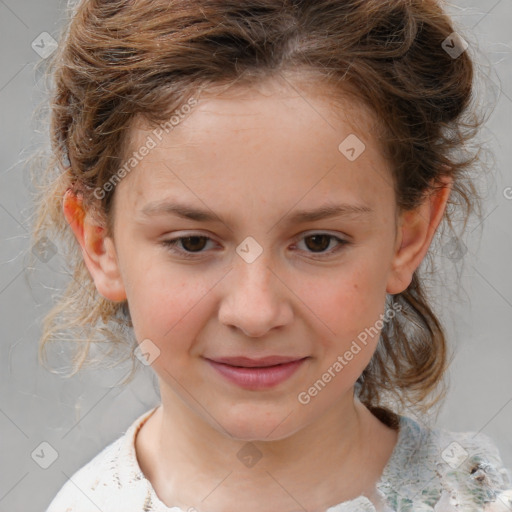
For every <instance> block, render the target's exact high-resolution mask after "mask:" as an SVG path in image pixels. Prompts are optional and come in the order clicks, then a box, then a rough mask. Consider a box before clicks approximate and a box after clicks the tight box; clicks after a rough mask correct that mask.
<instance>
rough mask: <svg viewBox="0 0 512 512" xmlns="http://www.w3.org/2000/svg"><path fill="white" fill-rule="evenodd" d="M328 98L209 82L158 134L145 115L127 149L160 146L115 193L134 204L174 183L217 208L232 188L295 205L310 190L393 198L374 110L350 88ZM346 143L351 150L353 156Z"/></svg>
mask: <svg viewBox="0 0 512 512" xmlns="http://www.w3.org/2000/svg"><path fill="white" fill-rule="evenodd" d="M332 99H333V98H332V97H329V95H328V92H326V91H325V90H322V89H319V88H318V89H316V90H315V89H314V88H313V87H312V86H306V87H304V86H302V87H299V86H298V85H296V84H291V83H288V82H286V81H280V82H278V81H269V82H266V83H264V84H260V86H259V87H257V88H256V87H253V88H238V89H231V90H229V91H227V92H223V93H219V92H217V91H208V92H207V93H206V94H205V93H204V92H203V94H202V95H201V97H200V98H199V101H198V103H197V104H196V105H195V106H193V107H192V109H191V112H190V113H188V114H187V115H185V116H183V117H182V118H181V120H180V122H179V124H176V125H174V126H173V127H172V129H171V130H162V129H160V132H158V134H159V136H158V137H157V136H156V133H157V132H155V130H158V129H159V128H158V127H157V128H155V127H154V126H148V125H147V124H146V123H144V120H143V119H140V118H139V119H138V120H136V122H134V124H133V126H132V129H131V138H130V146H129V151H128V155H127V157H129V156H130V155H132V154H133V152H140V149H141V148H142V147H143V146H144V145H148V141H149V139H151V140H152V141H153V143H152V144H150V145H151V146H154V147H152V149H151V150H150V151H149V152H148V153H147V154H146V155H145V156H144V157H143V158H142V159H141V160H140V162H138V164H137V166H136V167H135V168H134V170H133V171H132V172H131V173H130V174H129V175H128V176H127V177H126V178H123V180H122V181H121V183H120V184H119V185H118V189H119V190H117V191H116V195H118V194H120V195H122V196H123V199H125V200H129V203H130V208H132V209H133V208H135V209H141V208H142V207H143V206H144V204H145V203H147V202H148V201H149V200H152V201H153V200H155V199H162V198H164V197H166V196H169V195H170V194H171V193H175V194H178V195H185V196H187V197H188V198H191V199H195V202H196V204H198V201H199V200H200V198H204V199H208V201H209V202H210V204H212V207H213V206H215V207H219V208H221V207H223V208H225V207H226V199H228V198H233V199H234V198H235V197H236V198H237V199H238V200H241V199H242V198H243V199H244V200H247V201H250V202H254V201H258V200H260V199H263V200H264V203H265V204H273V203H275V202H278V203H279V202H281V203H282V204H283V207H290V206H291V204H292V203H296V202H297V201H299V200H301V198H302V197H305V196H306V195H307V196H308V197H309V198H315V197H319V198H327V199H334V197H336V198H339V199H344V198H346V199H347V200H348V199H360V200H361V201H362V202H366V203H367V204H368V203H370V204H372V205H374V206H376V207H378V204H379V203H383V202H386V201H389V199H390V197H391V198H392V195H391V196H390V194H392V193H393V187H392V178H391V173H390V169H389V165H388V163H387V162H386V161H385V160H384V159H383V157H382V154H381V151H380V144H379V141H377V140H375V138H374V136H373V135H372V127H373V123H374V121H375V120H374V119H373V117H372V116H371V114H370V113H369V112H368V110H366V109H365V108H363V107H362V106H361V105H360V104H358V103H355V102H354V101H352V100H351V99H350V98H349V97H347V99H346V100H343V99H340V98H336V101H332ZM161 132H163V133H161ZM347 149H348V150H350V149H354V150H355V152H356V155H355V156H356V158H355V159H353V158H348V157H347V155H348V156H351V157H353V156H354V151H352V153H350V152H349V153H347ZM340 195H341V196H343V197H340ZM194 196H195V197H194ZM242 202H243V201H242Z"/></svg>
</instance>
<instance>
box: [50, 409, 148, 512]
mask: <svg viewBox="0 0 512 512" xmlns="http://www.w3.org/2000/svg"><path fill="white" fill-rule="evenodd" d="M154 410H155V409H152V410H151V411H148V412H146V413H144V414H143V415H141V416H139V417H138V418H137V419H136V420H135V421H134V422H133V423H132V424H131V425H130V427H129V428H128V429H127V431H126V432H125V434H123V435H122V436H121V437H119V438H118V439H117V440H115V441H114V442H112V443H111V444H109V445H108V446H106V447H105V448H104V449H103V450H102V451H101V452H100V453H99V454H98V455H96V456H95V457H94V458H93V459H92V460H91V461H89V462H88V463H87V464H86V465H85V466H83V467H82V468H80V469H79V470H78V471H76V472H75V473H74V474H73V475H72V476H71V477H70V478H69V479H68V480H67V481H66V483H65V484H64V485H63V486H62V488H61V489H60V491H59V492H58V493H57V495H56V496H55V498H54V499H53V501H52V502H51V503H50V505H49V507H48V509H47V511H46V512H86V511H87V512H89V511H90V510H91V509H92V510H97V509H99V510H105V511H108V510H121V509H122V510H123V511H124V512H129V511H130V510H137V511H140V510H145V509H144V508H143V507H144V501H145V499H146V497H147V492H148V489H147V486H146V485H145V482H146V480H145V478H144V475H143V474H142V473H141V471H140V468H139V466H138V463H137V459H136V455H135V449H134V443H133V440H134V437H135V435H136V432H137V430H138V429H139V428H140V426H141V425H142V424H143V422H144V421H145V420H146V419H147V418H148V417H149V416H150V415H151V414H152V413H153V412H154Z"/></svg>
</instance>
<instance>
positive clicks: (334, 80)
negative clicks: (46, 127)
mask: <svg viewBox="0 0 512 512" xmlns="http://www.w3.org/2000/svg"><path fill="white" fill-rule="evenodd" d="M466 50H467V45H466V44H465V42H464V40H463V39H462V38H461V37H460V36H458V35H457V34H456V33H455V32H454V29H453V27H452V24H451V22H450V20H449V18H448V17H447V15H446V14H445V13H444V12H443V10H442V8H441V7H440V6H439V5H438V4H437V3H436V1H435V0H385V1H383V0H343V1H342V0H315V1H314V2H313V1H306V0H243V1H242V0H236V1H234V0H173V1H169V0H108V1H107V0H84V1H82V2H80V3H79V5H78V6H76V8H75V10H74V12H73V16H72V18H71V21H70V23H69V26H68V27H67V30H66V32H65V33H64V34H63V37H62V40H61V43H60V45H59V49H58V50H57V51H56V52H55V54H54V56H53V59H52V66H51V71H52V77H53V79H54V92H53V98H52V104H51V106H52V114H51V115H52V117H51V121H52V123H51V136H52V146H53V150H54V160H53V161H52V162H50V165H49V175H51V179H50V180H48V182H47V183H48V184H47V186H46V187H44V188H43V191H42V194H41V196H40V198H39V201H40V203H39V221H38V223H37V224H36V227H35V240H38V239H40V238H41V237H42V236H45V235H43V233H46V234H48V236H47V238H49V239H51V238H53V239H55V237H56V236H57V235H58V236H62V237H63V238H64V239H65V241H67V242H69V245H68V246H67V247H69V253H68V257H69V258H70V262H71V263H72V264H73V265H74V269H75V270H74V276H73V277H74V279H73V280H72V281H71V283H70V285H69V288H68V289H67V291H66V294H65V296H64V297H63V299H62V300H61V301H60V302H59V304H57V306H56V307H55V309H54V310H52V312H51V313H50V315H49V316H48V318H47V321H46V324H45V332H44V335H43V338H42V346H41V353H42V354H44V349H45V348H46V345H47V343H48V342H49V341H51V340H52V339H54V338H56V336H57V332H58V331H59V330H62V328H63V327H67V328H70V327H72V328H90V329H91V330H92V329H99V328H101V329H103V332H107V334H108V336H109V337H110V339H111V340H112V341H111V343H112V346H116V344H117V345H119V344H123V343H125V344H130V343H131V344H132V345H131V346H130V349H131V350H132V351H133V357H134V361H135V362H137V361H140V362H142V363H143V364H146V365H151V366H152V368H153V369H154V371H155V373H156V375H157V377H158V381H159V389H160V395H161V404H160V405H159V406H158V407H155V408H154V409H152V410H150V411H147V412H146V413H145V414H143V415H142V416H140V417H139V418H137V419H136V420H135V422H134V423H133V424H132V425H131V426H129V428H128V429H127V431H126V433H125V434H124V435H123V436H122V437H120V438H119V439H118V440H116V441H115V442H114V443H112V444H111V445H109V446H107V447H106V448H105V449H104V450H103V451H102V452H101V453H100V454H99V455H97V456H96V457H95V458H94V459H93V460H92V461H90V462H89V463H88V464H87V465H86V466H84V467H83V468H81V469H80V470H79V471H77V472H76V473H75V474H74V475H73V476H72V477H71V478H70V479H69V481H67V482H66V483H65V485H64V486H63V487H62V489H61V490H60V492H59V493H58V494H57V496H56V497H55V499H54V500H53V501H52V503H51V504H50V506H49V508H48V511H49V512H63V511H67V512H85V511H88V512H89V511H91V510H100V511H103V512H110V511H123V512H130V511H141V510H144V511H173V512H178V511H179V512H185V511H200V512H202V511H208V512H228V511H232V510H240V509H242V510H245V511H248V512H256V511H258V512H259V511H265V512H269V511H270V512H274V511H275V512H277V511H280V512H282V511H296V510H308V511H325V510H328V511H329V512H340V511H356V510H357V511H360V510H366V511H374V512H375V511H386V512H389V511H397V512H398V511H419V510H421V511H437V512H438V511H443V512H446V511H455V510H463V511H468V512H469V511H482V510H485V511H503V510H510V509H511V508H510V507H511V503H512V501H511V498H512V491H511V487H512V484H511V481H510V473H509V472H508V470H507V469H506V468H504V467H503V464H502V461H501V458H500V455H499V453H498V450H497V448H496V447H495V445H494V443H493V442H492V440H491V439H490V438H489V437H487V436H486V435H485V434H483V433H468V432H466V433H454V432H448V431H445V430H442V429H438V428H432V427H428V426H427V425H426V422H423V421H422V419H421V417H420V416H421V415H423V418H426V415H427V413H428V412H429V411H431V410H432V408H433V407H434V406H435V405H436V404H437V403H438V402H439V401H440V400H441V398H442V396H443V392H442V384H443V376H444V374H445V371H446V369H447V366H448V354H447V344H446V339H445V334H444V330H443V327H442V325H441V324H440V322H439V320H438V318H437V317H436V315H435V314H434V312H433V310H432V309H431V307H430V305H429V302H428V301H427V298H426V296H425V293H424V290H423V285H422V280H421V278H420V274H419V272H418V267H419V265H420V264H421V262H422V261H423V260H424V258H425V256H426V255H427V252H428V250H429V247H430V245H431V242H432V240H433V237H434V234H435V233H436V232H437V229H438V226H439V225H440V223H441V221H442V220H443V219H446V220H447V221H448V222H449V221H450V212H449V210H448V208H447V205H448V204H452V205H456V204H457V201H456V200H455V199H454V198H456V197H457V196H458V197H459V199H460V198H462V199H463V200H464V201H466V205H467V206H468V209H469V210H471V208H472V207H473V206H474V205H475V204H476V201H477V196H476V195H475V190H474V188H472V186H471V181H469V180H468V177H467V175H466V174H467V173H466V171H467V170H468V169H469V168H470V165H471V164H472V163H473V162H474V160H475V159H474V158H473V159H471V158H466V159H464V158H462V157H461V154H462V153H461V149H462V146H463V144H464V143H465V142H466V141H468V140H469V139H470V137H471V136H472V135H474V133H475V131H476V129H477V128H478V122H476V121H475V122H473V123H471V122H469V121H468V120H467V119H466V116H465V114H466V113H468V112H469V113H471V108H470V97H471V94H472V83H473V67H472V61H471V59H470V57H469V55H468V51H466ZM55 170H56V171H57V174H58V175H57V177H56V178H55V177H54V176H53V174H52V173H53V171H55ZM52 230H53V231H52ZM320 242H323V243H322V244H321V243H320ZM91 297H92V299H91ZM116 326H117V329H116V328H115V327H116ZM71 332H73V330H72V329H71ZM91 341H94V336H93V335H91ZM79 355H80V357H79V358H78V360H79V363H78V365H77V368H79V367H80V365H81V363H80V361H83V360H84V358H85V356H86V355H87V354H86V353H81V354H79ZM413 416H416V419H414V418H413Z"/></svg>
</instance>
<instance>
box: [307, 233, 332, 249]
mask: <svg viewBox="0 0 512 512" xmlns="http://www.w3.org/2000/svg"><path fill="white" fill-rule="evenodd" d="M332 238H333V237H332V236H330V235H312V236H308V237H305V238H304V240H312V242H313V243H311V244H309V243H306V246H307V247H308V248H309V249H311V250H314V251H316V250H318V251H325V249H327V248H328V247H329V243H330V240H331V239H332Z"/></svg>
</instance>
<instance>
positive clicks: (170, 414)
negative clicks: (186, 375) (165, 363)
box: [136, 383, 389, 512]
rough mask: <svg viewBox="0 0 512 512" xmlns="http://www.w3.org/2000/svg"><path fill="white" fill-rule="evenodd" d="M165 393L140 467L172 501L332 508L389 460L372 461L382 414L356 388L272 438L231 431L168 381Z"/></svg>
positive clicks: (365, 485)
mask: <svg viewBox="0 0 512 512" xmlns="http://www.w3.org/2000/svg"><path fill="white" fill-rule="evenodd" d="M161 397H162V406H160V407H159V408H158V410H157V411H156V412H155V413H154V414H153V416H152V417H151V418H150V420H151V427H150V428H148V429H146V430H145V436H143V435H142V432H143V430H144V429H143V430H141V433H140V434H139V436H138V439H137V442H136V450H137V452H138V457H139V463H140V465H141V469H142V470H143V472H144V473H145V475H146V477H147V478H148V479H149V480H150V481H151V483H152V485H153V487H154V489H155V491H156V493H157V495H158V496H159V498H160V500H161V501H163V502H164V503H165V504H166V505H167V506H169V507H170V506H178V507H180V508H182V509H183V510H188V509H189V508H190V507H194V508H195V509H196V510H197V511H199V512H201V511H202V510H205V509H207V510H208V511H210V512H223V511H226V510H230V509H231V508H232V506H233V504H234V503H238V504H241V503H243V504H244V505H243V508H244V510H246V511H249V512H251V511H253V510H254V511H256V510H261V509H262V503H263V502H265V503H268V506H267V505H265V506H264V507H263V508H264V509H265V510H270V509H272V510H280V511H286V510H290V511H291V510H297V509H300V508H305V509H307V510H319V511H320V510H321V511H325V509H326V508H328V507H329V506H333V505H335V504H337V503H341V502H342V501H348V500H350V499H354V498H356V497H358V496H360V495H361V494H366V495H368V494H369V492H368V489H369V488H373V485H374V483H375V482H376V481H377V480H378V477H379V476H380V472H381V470H382V468H383V464H381V465H380V466H378V467H377V468H376V470H375V471H372V470H369V469H368V468H369V467H370V464H369V461H370V457H369V456H370V454H371V451H372V447H371V446H370V445H371V443H370V442H369V440H371V439H372V438H374V437H375V433H376V431H375V422H377V423H378V420H377V419H376V418H375V417H373V416H372V415H371V413H370V412H369V411H368V410H367V409H366V407H364V406H363V405H362V404H361V403H360V402H359V401H358V400H357V399H354V396H353V389H351V390H349V391H348V392H347V393H346V394H345V395H344V396H343V398H342V400H341V401H340V402H337V403H336V405H335V406H334V407H331V408H330V409H329V410H327V411H326V412H325V414H324V415H323V416H322V417H319V418H317V419H315V421H314V422H312V423H310V424H309V425H307V426H305V427H303V428H301V429H298V430H297V431H295V432H294V433H293V434H291V435H289V436H288V437H285V438H282V439H273V440H270V441H265V440H252V441H250V440H241V439H235V438H233V437H231V436H230V435H229V434H227V433H226V431H225V430H224V429H223V428H222V426H221V425H220V424H219V423H218V422H217V421H216V420H215V419H213V418H210V422H209V423H208V422H205V421H204V420H203V419H202V418H200V417H199V416H198V415H197V414H195V413H193V412H192V411H191V410H190V409H189V408H188V407H187V406H186V405H185V404H184V403H183V402H182V401H181V400H180V399H179V398H178V397H176V395H175V393H174V392H173V391H172V390H170V389H168V388H166V387H165V386H164V385H163V384H162V383H161ZM148 423H149V420H148ZM381 425H382V424H381ZM139 437H140V439H139ZM137 446H138V448H137ZM388 455H389V453H388ZM386 460H387V458H386ZM358 468H359V469H358ZM177 469H178V470H177ZM262 500H263V502H262Z"/></svg>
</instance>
